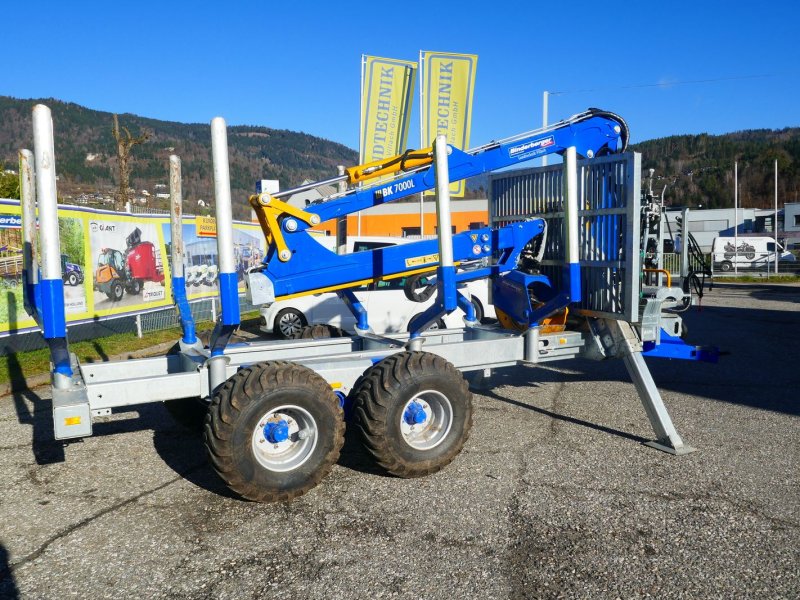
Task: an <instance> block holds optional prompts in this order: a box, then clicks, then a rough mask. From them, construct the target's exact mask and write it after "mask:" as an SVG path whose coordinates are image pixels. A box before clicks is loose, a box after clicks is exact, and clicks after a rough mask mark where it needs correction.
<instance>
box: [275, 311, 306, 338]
mask: <svg viewBox="0 0 800 600" xmlns="http://www.w3.org/2000/svg"><path fill="white" fill-rule="evenodd" d="M278 328H279V329H280V330H281V333H282V334H283V335H285V336H286V337H291V336H293V335H294V334H296V333H299V332H300V330H301V329H302V328H303V321H302V320H301V319H300V315H298V314H297V313H293V312H288V313H286V314H285V315H281V318H280V319H279V320H278Z"/></svg>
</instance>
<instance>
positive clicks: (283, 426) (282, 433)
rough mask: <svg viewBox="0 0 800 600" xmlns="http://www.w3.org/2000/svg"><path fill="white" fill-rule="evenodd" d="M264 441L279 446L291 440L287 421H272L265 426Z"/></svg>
mask: <svg viewBox="0 0 800 600" xmlns="http://www.w3.org/2000/svg"><path fill="white" fill-rule="evenodd" d="M264 439H265V440H267V441H268V442H269V443H270V444H278V443H280V442H285V441H286V440H288V439H289V423H287V422H286V420H285V419H281V420H280V421H278V422H275V421H270V422H269V423H267V424H266V425H264Z"/></svg>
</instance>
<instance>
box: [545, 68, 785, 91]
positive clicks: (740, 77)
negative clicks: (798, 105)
mask: <svg viewBox="0 0 800 600" xmlns="http://www.w3.org/2000/svg"><path fill="white" fill-rule="evenodd" d="M779 75H780V74H779V73H768V74H762V75H737V76H733V77H716V78H713V79H687V80H685V81H664V82H661V83H641V84H636V85H620V86H602V87H597V88H587V89H583V90H565V91H563V92H549V94H550V95H551V96H563V95H565V94H583V93H586V92H602V91H608V90H633V89H639V88H653V87H672V86H675V85H691V84H696V83H717V82H720V81H741V80H744V79H767V78H770V77H778V76H779Z"/></svg>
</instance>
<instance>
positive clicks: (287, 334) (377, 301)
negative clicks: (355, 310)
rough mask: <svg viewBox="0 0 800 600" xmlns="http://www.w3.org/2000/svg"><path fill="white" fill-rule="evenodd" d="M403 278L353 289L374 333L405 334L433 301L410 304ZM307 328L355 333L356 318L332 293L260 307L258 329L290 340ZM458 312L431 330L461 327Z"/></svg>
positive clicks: (462, 322) (431, 299)
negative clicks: (326, 326) (308, 326)
mask: <svg viewBox="0 0 800 600" xmlns="http://www.w3.org/2000/svg"><path fill="white" fill-rule="evenodd" d="M404 285H405V277H401V278H399V279H392V280H389V281H379V282H378V283H372V284H369V285H364V286H361V287H360V288H357V289H355V290H354V292H355V295H356V297H357V298H358V299H359V301H360V302H361V303H362V304H363V305H364V308H366V309H367V311H368V313H369V324H370V326H371V327H372V329H373V330H374V331H375V332H376V333H398V332H403V331H408V324H409V323H410V322H411V319H413V318H414V317H415V316H417V315H418V314H420V313H422V312H425V310H426V309H427V308H428V307H429V306H431V305H432V304H433V302H434V298H433V297H431V298H430V299H428V300H427V301H425V302H419V303H415V302H409V301H408V299H407V298H406V296H405V292H404V291H403V286H404ZM306 325H333V326H334V327H339V328H340V329H343V330H345V331H347V332H350V333H353V332H355V326H356V319H355V317H354V316H353V315H352V313H351V312H350V310H349V309H348V308H347V306H345V304H344V302H342V301H341V300H340V299H339V297H338V296H337V295H336V293H335V292H325V293H321V294H314V295H311V296H300V297H299V298H291V299H289V300H279V301H277V302H273V303H272V304H270V305H269V306H262V307H261V325H260V329H261V331H262V332H264V333H276V334H277V335H278V336H280V337H282V338H286V339H291V338H294V337H296V336H297V335H299V334H300V331H301V330H302V329H303V327H305V326H306ZM463 325H464V320H463V314H462V313H461V311H453V312H452V313H451V314H449V315H445V316H444V317H443V318H442V319H440V320H439V322H437V323H435V324H434V326H432V327H431V329H445V328H451V327H453V328H454V327H463Z"/></svg>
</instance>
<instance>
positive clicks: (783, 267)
mask: <svg viewBox="0 0 800 600" xmlns="http://www.w3.org/2000/svg"><path fill="white" fill-rule="evenodd" d="M711 257H712V256H711V254H705V255H703V258H704V259H705V261H706V263H707V264H710V265H712V267H711V269H712V272H713V274H714V277H734V276H736V275H739V276H742V277H747V276H752V277H759V278H764V279H769V278H770V277H775V276H776V275H777V276H785V275H791V276H798V275H800V260H797V259H795V260H794V261H792V260H780V261H778V270H777V273H776V272H775V253H774V252H773V253H762V254H758V253H757V254H754V255H753V256H752V258H750V257H748V256H746V255H745V254H742V255H741V256H740V257H739V260H738V261H734V260H732V257H731V258H730V259H728V260H724V259H723V260H717V261H712V260H711ZM663 263H664V269H666V270H667V271H669V272H670V274H671V275H674V276H678V275H680V272H681V255H680V254H676V253H671V252H667V253H664V254H663Z"/></svg>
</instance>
